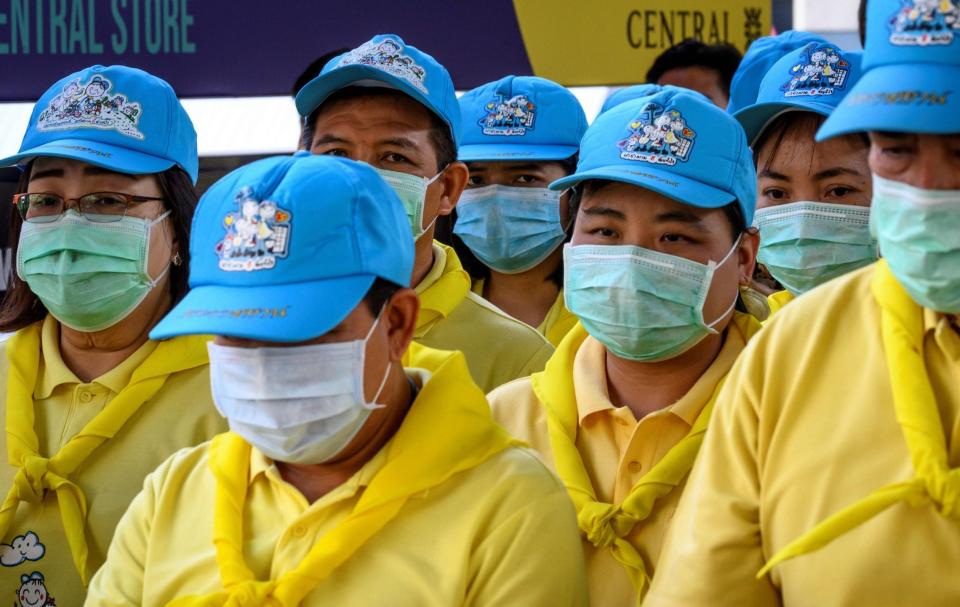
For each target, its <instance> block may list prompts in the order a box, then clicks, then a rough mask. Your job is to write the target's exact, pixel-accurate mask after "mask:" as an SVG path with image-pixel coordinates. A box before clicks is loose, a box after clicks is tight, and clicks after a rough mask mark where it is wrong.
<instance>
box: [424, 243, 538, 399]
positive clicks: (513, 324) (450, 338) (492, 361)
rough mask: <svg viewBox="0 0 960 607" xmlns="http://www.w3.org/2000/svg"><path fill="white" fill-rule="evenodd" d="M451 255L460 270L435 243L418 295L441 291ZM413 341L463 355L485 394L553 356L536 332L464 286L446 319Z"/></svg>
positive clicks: (450, 254) (442, 248)
mask: <svg viewBox="0 0 960 607" xmlns="http://www.w3.org/2000/svg"><path fill="white" fill-rule="evenodd" d="M450 256H452V259H451V261H456V266H457V267H458V268H459V266H460V263H459V260H456V253H454V252H453V249H451V248H449V247H443V246H440V245H439V244H437V243H434V245H433V259H434V261H433V267H432V268H431V269H430V272H428V273H427V275H426V276H425V277H424V279H423V280H422V281H420V284H418V285H417V286H416V292H417V294H419V295H423V294H425V293H427V292H428V291H429V290H430V289H431V288H440V287H439V283H438V281H439V280H440V279H441V277H443V276H444V272H445V271H449V269H448V268H449V266H448V263H447V261H448V257H450ZM461 271H462V270H461ZM416 339H417V341H418V342H419V343H421V344H423V345H425V346H428V347H431V348H436V349H438V350H459V351H461V352H463V354H464V356H466V358H467V366H468V367H469V368H470V375H472V376H473V380H474V381H475V382H476V383H477V385H478V386H480V388H481V389H482V390H483V391H484V392H489V391H490V390H493V389H494V388H496V387H497V386H499V385H502V384H505V383H507V382H508V381H511V380H514V379H517V378H518V377H526V376H527V375H530V374H531V373H535V372H537V371H541V370H542V369H543V366H544V365H545V364H546V363H547V360H548V359H549V358H550V355H551V354H552V353H553V347H552V346H551V345H550V343H549V342H547V340H546V339H544V337H543V336H542V335H540V334H539V333H537V330H536V329H534V328H532V327H529V326H527V325H526V324H524V323H522V322H520V321H519V320H517V319H515V318H513V317H512V316H510V315H509V314H507V313H506V312H504V311H503V310H501V309H500V308H498V307H496V306H495V305H493V304H491V303H490V302H488V301H487V300H485V299H484V298H482V297H480V296H478V295H476V294H475V293H472V292H470V290H469V287H468V288H467V290H466V293H465V294H464V297H463V299H462V300H461V301H460V303H459V304H457V306H456V307H455V308H454V309H453V310H452V311H451V312H450V314H449V315H448V316H446V317H444V318H442V319H441V320H439V321H437V322H436V323H434V324H433V325H432V326H431V327H430V328H429V330H428V331H427V332H426V334H425V335H417V337H416Z"/></svg>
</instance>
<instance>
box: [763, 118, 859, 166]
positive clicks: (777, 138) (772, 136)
mask: <svg viewBox="0 0 960 607" xmlns="http://www.w3.org/2000/svg"><path fill="white" fill-rule="evenodd" d="M826 119H827V118H826V116H822V115H820V114H816V113H814V112H786V113H784V114H781V115H780V116H777V117H776V118H775V119H774V120H773V121H772V122H771V123H770V124H768V125H767V126H766V128H764V129H763V131H761V132H760V136H759V137H757V139H756V141H755V142H754V143H753V146H752V148H753V162H754V166H756V167H757V171H758V172H760V171H761V170H763V171H768V170H770V164H771V163H772V162H773V160H774V158H776V156H777V153H778V152H779V151H780V146H781V145H783V140H784V139H786V137H787V135H788V134H789V133H790V132H791V131H793V130H794V129H797V128H799V127H800V125H802V124H803V123H804V122H805V121H816V125H815V128H814V130H818V129H819V128H820V126H821V125H822V124H823V123H824V122H825V121H826ZM841 137H843V138H849V139H850V140H851V141H856V142H860V144H861V145H862V146H863V147H864V148H869V147H870V139H869V137H868V136H867V134H866V133H848V134H846V135H842V136H841ZM768 143H769V144H770V145H772V146H773V148H771V150H770V155H769V156H768V157H767V162H766V164H765V165H764V166H763V167H760V166H759V165H757V163H758V162H760V150H762V149H763V148H764V147H765V146H766V145H767V144H768ZM810 161H811V162H813V159H812V158H811V160H810Z"/></svg>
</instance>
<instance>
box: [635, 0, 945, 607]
mask: <svg viewBox="0 0 960 607" xmlns="http://www.w3.org/2000/svg"><path fill="white" fill-rule="evenodd" d="M917 4H918V6H917V7H910V6H905V5H904V3H903V2H901V1H900V0H870V2H869V4H868V5H867V37H866V40H867V44H866V48H865V50H864V53H863V75H862V76H861V78H860V79H859V81H858V82H857V83H856V84H855V85H854V86H853V90H851V91H850V92H849V93H848V94H847V96H846V97H845V98H844V100H843V101H842V102H841V103H840V104H839V105H838V106H837V107H836V109H834V111H833V113H831V115H830V117H829V118H827V121H826V122H825V123H824V125H823V127H821V129H820V131H819V132H818V133H817V138H818V139H819V140H821V141H825V140H827V139H829V138H832V137H837V136H843V135H847V134H851V133H866V134H867V136H868V137H869V138H870V153H869V166H870V170H871V172H872V173H873V199H872V206H871V218H870V221H871V225H872V227H873V230H874V233H875V234H876V237H877V242H878V244H879V248H880V253H881V255H882V256H883V258H882V259H881V260H879V261H878V262H876V263H874V264H872V265H870V266H867V267H865V268H862V269H860V270H857V271H854V272H850V273H849V274H847V275H846V276H843V277H840V278H838V279H836V280H832V281H830V282H829V283H828V284H825V285H823V286H822V287H820V288H817V289H815V290H814V291H811V292H810V293H808V294H807V295H804V296H803V297H800V298H798V299H797V300H796V301H794V302H793V303H791V304H790V305H789V306H787V307H786V308H785V309H784V310H783V311H781V312H779V313H778V314H777V315H776V316H775V317H774V318H773V319H772V320H771V321H770V322H769V323H768V325H767V326H766V327H765V328H764V329H763V330H762V331H761V332H760V334H759V335H758V336H757V337H756V339H755V340H754V341H753V343H751V344H750V347H749V348H748V350H747V351H746V352H744V354H743V356H742V357H741V358H740V360H739V361H738V362H737V365H736V366H735V368H734V369H733V371H731V374H730V377H729V380H728V382H727V384H726V387H725V388H724V390H723V391H722V393H721V394H720V397H719V399H718V401H717V407H716V410H715V414H714V416H713V419H712V420H711V422H710V424H711V427H710V432H708V434H707V437H706V439H705V440H704V443H703V447H702V448H701V451H700V459H699V460H698V462H697V466H696V467H695V468H694V470H693V471H692V472H691V474H690V478H689V479H688V480H687V491H686V493H685V495H684V498H683V499H681V500H680V504H679V506H678V507H677V511H676V515H675V518H674V525H673V528H672V530H671V534H670V537H669V538H668V539H667V542H666V545H665V546H664V551H663V556H662V557H661V559H660V570H659V572H658V577H657V578H656V579H655V580H654V583H653V588H652V589H651V591H650V594H649V595H648V597H647V607H674V606H675V607H680V606H687V605H698V606H703V607H713V606H716V607H721V606H727V605H737V606H746V607H767V606H769V607H779V606H799V605H817V606H818V607H839V606H848V605H924V606H926V605H931V606H933V605H937V606H940V605H944V606H946V605H957V604H960V576H958V575H957V564H958V563H960V467H958V466H960V382H958V381H957V380H958V378H960V96H958V95H957V90H958V89H957V83H960V24H958V23H957V22H956V21H954V22H953V24H954V26H953V27H952V28H949V27H945V23H946V22H947V18H948V17H950V16H951V15H956V12H955V10H954V9H953V8H952V7H950V6H948V5H949V4H950V3H926V2H924V3H922V4H923V6H922V7H921V6H919V5H920V4H921V3H917Z"/></svg>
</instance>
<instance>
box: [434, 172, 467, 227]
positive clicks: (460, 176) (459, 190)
mask: <svg viewBox="0 0 960 607" xmlns="http://www.w3.org/2000/svg"><path fill="white" fill-rule="evenodd" d="M469 179H470V169H468V168H467V165H466V164H465V163H463V162H459V161H457V162H453V163H451V164H449V165H447V168H446V169H444V171H443V174H442V175H441V176H440V179H438V180H437V181H438V182H439V183H440V185H441V187H443V191H442V193H441V194H440V206H438V207H437V215H449V214H450V213H452V212H453V209H454V208H456V206H457V201H458V200H460V194H463V190H464V188H466V187H467V181H469Z"/></svg>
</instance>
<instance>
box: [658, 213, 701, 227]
mask: <svg viewBox="0 0 960 607" xmlns="http://www.w3.org/2000/svg"><path fill="white" fill-rule="evenodd" d="M654 221H655V222H656V223H667V222H671V221H676V222H680V223H685V224H687V225H689V226H690V227H691V228H693V229H695V230H697V231H699V232H707V231H708V230H707V226H706V225H705V224H704V223H703V218H702V217H700V216H699V215H697V214H696V213H691V212H690V211H667V212H666V213H659V214H658V215H657V216H656V217H654Z"/></svg>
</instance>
